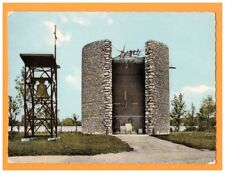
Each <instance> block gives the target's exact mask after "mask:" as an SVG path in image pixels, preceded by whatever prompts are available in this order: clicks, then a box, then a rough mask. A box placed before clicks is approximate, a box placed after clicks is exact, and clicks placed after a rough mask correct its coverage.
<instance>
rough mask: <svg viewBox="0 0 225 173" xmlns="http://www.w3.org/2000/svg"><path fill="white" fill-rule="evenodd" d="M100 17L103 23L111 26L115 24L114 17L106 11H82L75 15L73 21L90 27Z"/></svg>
mask: <svg viewBox="0 0 225 173" xmlns="http://www.w3.org/2000/svg"><path fill="white" fill-rule="evenodd" d="M96 19H99V20H100V21H101V22H102V23H103V24H106V25H108V26H111V25H112V24H113V19H112V18H111V17H110V16H109V14H108V13H106V12H87V13H80V14H79V15H75V16H73V19H72V21H73V22H74V23H77V24H79V25H81V26H85V27H88V26H90V25H92V24H93V23H94V21H96Z"/></svg>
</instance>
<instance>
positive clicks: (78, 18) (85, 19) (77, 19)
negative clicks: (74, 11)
mask: <svg viewBox="0 0 225 173" xmlns="http://www.w3.org/2000/svg"><path fill="white" fill-rule="evenodd" d="M73 22H74V23H77V24H79V25H81V26H85V27H87V26H89V25H90V24H91V21H90V19H89V18H88V17H84V16H78V15H76V16H74V17H73Z"/></svg>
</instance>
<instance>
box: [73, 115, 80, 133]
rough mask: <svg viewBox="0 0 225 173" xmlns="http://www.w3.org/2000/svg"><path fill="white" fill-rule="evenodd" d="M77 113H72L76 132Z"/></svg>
mask: <svg viewBox="0 0 225 173" xmlns="http://www.w3.org/2000/svg"><path fill="white" fill-rule="evenodd" d="M78 117H79V116H78V115H77V114H75V113H74V114H73V120H74V124H75V126H76V132H77V121H78Z"/></svg>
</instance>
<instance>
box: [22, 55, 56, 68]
mask: <svg viewBox="0 0 225 173" xmlns="http://www.w3.org/2000/svg"><path fill="white" fill-rule="evenodd" d="M20 57H21V59H22V60H23V62H24V64H25V65H26V66H28V67H55V66H56V60H55V58H54V55H53V54H32V53H21V54H20Z"/></svg>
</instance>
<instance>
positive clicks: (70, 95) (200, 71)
mask: <svg viewBox="0 0 225 173" xmlns="http://www.w3.org/2000/svg"><path fill="white" fill-rule="evenodd" d="M54 24H56V25H57V27H58V30H57V35H58V41H57V63H58V64H59V65H60V66H61V69H59V71H58V79H59V82H58V83H59V84H58V104H59V105H58V108H59V109H60V111H59V118H60V119H62V118H65V117H69V116H71V115H72V114H73V113H76V114H78V115H80V117H81V60H82V57H81V51H82V47H83V46H84V45H85V44H87V43H89V42H92V41H96V40H100V39H109V40H111V41H112V45H113V56H116V55H118V54H119V52H118V51H116V49H122V48H123V47H124V45H126V49H127V50H129V49H137V48H139V49H140V50H144V46H145V42H146V41H148V40H157V41H160V42H163V43H164V44H166V45H167V46H168V47H169V56H170V57H169V61H170V65H171V66H175V67H176V68H177V69H176V70H170V99H172V98H173V95H174V94H178V93H181V92H182V93H183V94H184V96H185V101H186V105H187V109H189V108H190V105H191V103H194V105H195V106H196V107H197V109H198V108H199V106H200V103H201V101H202V99H203V97H206V96H207V95H212V96H213V98H215V16H214V14H213V13H165V12H164V13H150V12H148V13H147V12H146V13H144V12H142V13H140V12H139V13H135V12H132V13H131V12H129V13H128V12H126V13H125V12H124V13H108V12H94V13H93V12H92V13H91V12H79V13H77V12H61V13H54V12H51V13H50V12H10V13H9V14H8V26H9V32H8V34H9V42H8V44H9V46H8V48H9V49H8V53H9V57H8V58H9V95H13V96H15V95H16V90H15V89H14V87H15V82H14V80H15V78H16V76H17V75H18V74H19V73H20V70H21V68H22V67H23V62H22V60H21V59H20V56H19V54H20V53H53V40H54V37H53V28H54ZM142 54H144V52H142Z"/></svg>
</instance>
